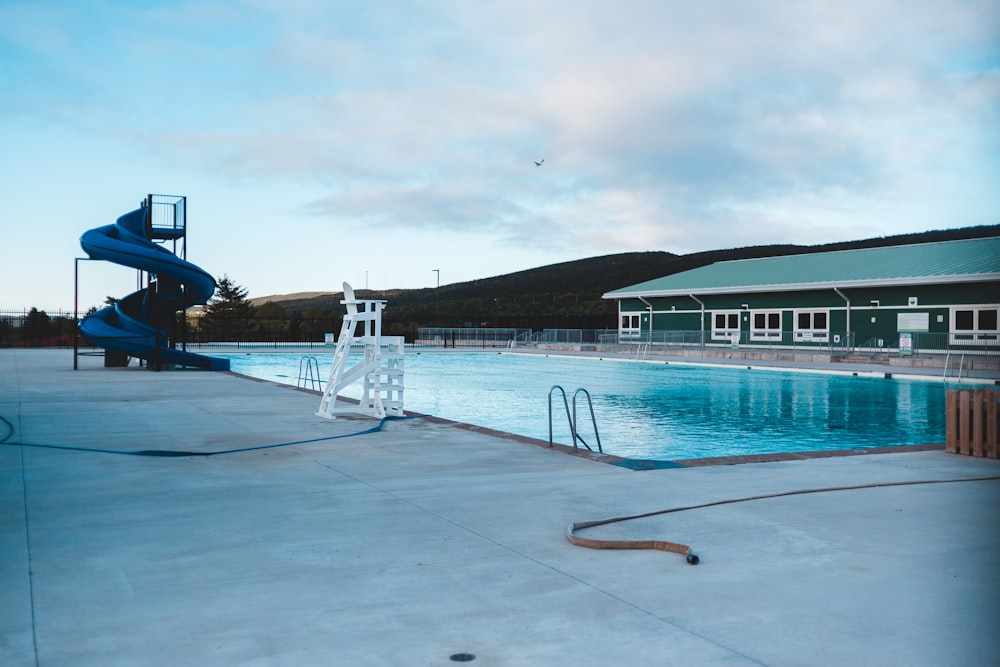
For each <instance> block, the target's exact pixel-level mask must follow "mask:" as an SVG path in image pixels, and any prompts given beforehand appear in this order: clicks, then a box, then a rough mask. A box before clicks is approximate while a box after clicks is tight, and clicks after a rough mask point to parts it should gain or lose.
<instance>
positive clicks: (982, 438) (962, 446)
mask: <svg viewBox="0 0 1000 667" xmlns="http://www.w3.org/2000/svg"><path fill="white" fill-rule="evenodd" d="M945 401H946V405H945V422H946V423H945V450H946V451H948V452H949V453H951V454H967V455H969V456H979V457H983V458H988V459H995V458H997V453H998V450H1000V442H998V438H1000V433H998V431H997V421H998V415H1000V392H996V391H993V390H991V389H977V390H975V391H971V390H969V389H960V390H956V389H949V390H948V392H947V395H946V398H945Z"/></svg>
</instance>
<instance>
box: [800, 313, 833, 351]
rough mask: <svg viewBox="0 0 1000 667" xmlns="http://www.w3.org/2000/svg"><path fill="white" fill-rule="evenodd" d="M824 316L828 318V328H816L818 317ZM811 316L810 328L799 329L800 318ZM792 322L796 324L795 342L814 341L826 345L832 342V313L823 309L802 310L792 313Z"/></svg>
mask: <svg viewBox="0 0 1000 667" xmlns="http://www.w3.org/2000/svg"><path fill="white" fill-rule="evenodd" d="M819 314H822V315H824V316H825V317H826V326H825V327H817V326H816V315H819ZM800 315H809V327H808V328H805V327H799V316H800ZM792 318H793V319H792V322H793V324H794V327H795V328H794V332H795V340H812V341H817V342H821V343H825V342H826V341H828V340H830V311H829V310H824V309H822V308H818V309H817V308H802V309H800V310H793V311H792Z"/></svg>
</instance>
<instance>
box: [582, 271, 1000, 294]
mask: <svg viewBox="0 0 1000 667" xmlns="http://www.w3.org/2000/svg"><path fill="white" fill-rule="evenodd" d="M991 280H998V281H1000V273H968V274H960V275H948V276H908V277H905V278H878V279H866V280H830V281H823V282H815V283H776V284H770V285H732V286H727V287H705V288H695V287H689V288H684V289H670V290H641V291H640V290H636V291H634V292H623V291H614V292H607V293H605V294H603V295H602V296H601V298H602V299H637V298H639V297H640V296H641V297H646V298H650V297H665V296H688V295H691V294H708V295H711V294H736V293H740V294H750V293H759V292H802V291H806V290H817V289H833V288H834V287H839V288H848V289H850V288H855V287H898V286H900V285H926V284H934V285H942V284H950V283H966V282H983V281H991Z"/></svg>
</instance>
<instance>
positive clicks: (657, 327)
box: [603, 237, 1000, 356]
mask: <svg viewBox="0 0 1000 667" xmlns="http://www.w3.org/2000/svg"><path fill="white" fill-rule="evenodd" d="M603 298H605V299H614V300H617V301H618V312H619V318H618V327H619V328H618V338H619V341H620V342H629V341H636V342H648V343H652V344H657V343H662V344H675V345H697V346H700V347H703V348H710V347H720V348H725V347H728V348H734V347H743V348H755V347H769V348H778V349H781V348H787V349H796V350H802V349H803V348H807V349H812V350H814V351H817V352H819V351H829V352H830V353H831V354H848V353H851V352H855V351H859V350H861V351H866V350H867V351H881V352H883V353H896V352H898V353H899V354H900V355H901V356H905V355H909V354H913V353H917V352H920V353H947V352H955V351H962V352H964V353H970V354H989V355H996V354H998V353H1000V340H998V336H1000V329H998V319H1000V237H992V238H977V239H967V240H959V241H944V242H940V243H918V244H912V245H900V246H888V247H881V248H864V249H858V250H841V251H834V252H820V253H809V254H802V255H789V256H784V257H766V258H760V259H745V260H735V261H728V262H717V263H715V264H711V265H708V266H703V267H701V268H697V269H693V270H691V271H684V272H682V273H676V274H673V275H669V276H664V277H663V278H657V279H655V280H649V281H646V282H643V283H639V284H637V285H631V286H629V287H623V288H621V289H618V290H614V291H612V292H608V293H607V294H604V295H603Z"/></svg>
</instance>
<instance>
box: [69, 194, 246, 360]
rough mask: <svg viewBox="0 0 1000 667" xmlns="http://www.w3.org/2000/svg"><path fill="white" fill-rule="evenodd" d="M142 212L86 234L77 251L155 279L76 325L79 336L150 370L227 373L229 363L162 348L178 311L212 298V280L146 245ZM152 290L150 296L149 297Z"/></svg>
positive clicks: (135, 211)
mask: <svg viewBox="0 0 1000 667" xmlns="http://www.w3.org/2000/svg"><path fill="white" fill-rule="evenodd" d="M146 214H147V210H146V208H145V207H142V208H138V209H136V210H134V211H131V212H129V213H126V214H125V215H123V216H121V217H119V218H118V220H117V221H116V222H115V224H113V225H105V226H103V227H97V228H96V229H91V230H89V231H87V232H85V233H84V234H83V236H81V237H80V246H81V247H82V248H83V250H84V252H86V253H87V254H88V255H89V256H90V257H91V258H93V259H100V260H105V261H108V262H113V263H115V264H121V265H122V266H128V267H131V268H134V269H139V270H141V271H146V272H148V273H149V274H151V275H152V276H155V277H156V278H155V282H154V283H152V285H151V288H143V289H141V290H139V291H137V292H133V293H132V294H129V295H128V296H126V297H125V298H123V299H121V300H120V301H118V303H117V304H115V305H114V306H108V307H107V308H102V309H101V310H98V311H97V312H95V313H93V314H91V315H88V316H87V317H85V318H84V319H83V320H81V321H80V325H79V326H80V332H81V333H82V334H83V336H84V338H86V339H87V340H88V341H90V342H91V343H93V344H95V345H98V346H100V347H103V348H104V349H106V350H110V351H114V352H121V353H124V354H127V355H129V356H132V357H138V358H141V359H145V360H146V361H147V362H148V363H151V364H174V365H181V366H193V367H196V368H205V369H208V370H213V371H228V370H229V360H228V359H219V358H216V357H208V356H205V355H201V354H194V353H192V352H187V351H184V350H178V349H176V348H174V347H171V346H169V345H168V344H167V340H168V334H167V330H168V328H169V327H171V325H172V322H173V320H174V317H175V316H176V313H177V311H179V310H183V309H185V308H188V307H190V306H193V305H196V304H205V303H207V302H208V300H209V299H210V298H211V296H212V294H213V293H214V292H215V279H214V278H213V277H212V276H211V275H210V274H209V273H207V272H206V271H204V270H203V269H201V268H199V267H197V266H195V265H194V264H192V263H191V262H188V261H187V260H184V259H181V258H180V257H178V256H177V255H175V254H174V253H172V252H170V251H169V250H167V249H166V248H163V247H161V246H159V245H157V244H156V243H154V242H152V241H151V240H149V230H148V228H147V225H146ZM150 289H155V293H152V294H151V293H150Z"/></svg>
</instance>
